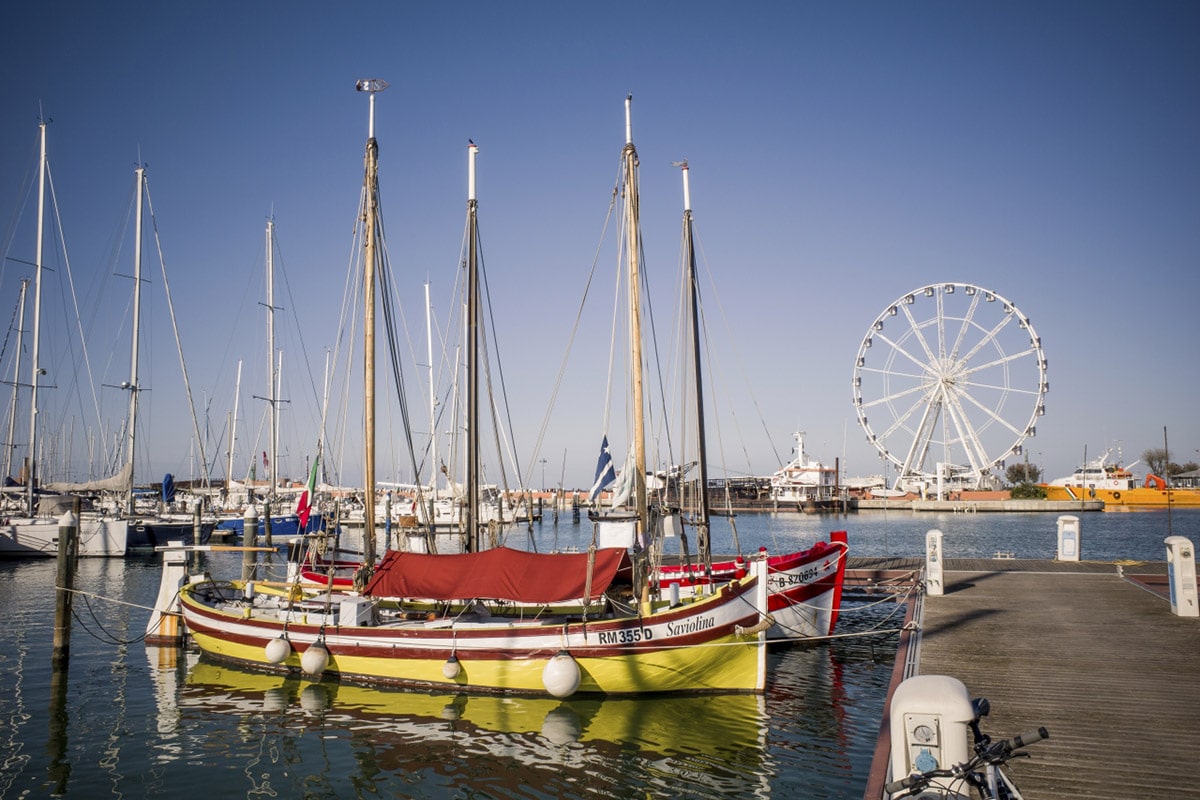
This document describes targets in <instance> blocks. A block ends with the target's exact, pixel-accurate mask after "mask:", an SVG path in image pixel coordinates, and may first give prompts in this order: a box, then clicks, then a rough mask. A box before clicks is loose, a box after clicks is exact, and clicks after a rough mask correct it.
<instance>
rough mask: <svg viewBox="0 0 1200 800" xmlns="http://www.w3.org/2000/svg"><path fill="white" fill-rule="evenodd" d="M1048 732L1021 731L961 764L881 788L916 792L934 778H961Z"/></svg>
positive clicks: (893, 792)
mask: <svg viewBox="0 0 1200 800" xmlns="http://www.w3.org/2000/svg"><path fill="white" fill-rule="evenodd" d="M1049 738H1050V732H1049V731H1048V730H1046V729H1045V728H1038V729H1036V730H1032V731H1029V732H1028V733H1022V734H1021V735H1020V736H1014V737H1013V738H1011V739H1004V740H1003V741H999V742H996V743H995V744H993V745H992V746H990V747H989V748H988V749H987V750H985V751H983V752H982V753H980V754H979V755H977V756H975V757H974V758H972V759H971V760H970V761H967V762H966V763H963V764H956V765H954V766H952V767H950V768H949V769H935V770H932V771H930V772H914V773H913V774H912V775H909V776H908V777H906V778H901V779H900V780H897V781H892V782H891V783H889V784H887V785H886V786H884V787H883V790H884V791H885V792H887V793H888V794H896V793H897V792H903V791H904V790H905V789H908V790H909V792H908V794H916V793H917V792H918V791H920V790H921V789H924V788H925V787H926V786H928V785H929V782H930V781H931V780H933V779H934V778H961V777H963V776H965V775H968V774H969V773H971V772H974V771H975V770H976V769H977V768H979V767H980V766H982V765H983V764H1003V763H1004V762H1005V761H1007V760H1008V759H1010V758H1012V757H1013V756H1014V755H1015V754H1016V751H1018V750H1021V749H1023V748H1026V747H1028V746H1029V745H1031V744H1034V743H1036V742H1040V741H1041V740H1042V739H1049Z"/></svg>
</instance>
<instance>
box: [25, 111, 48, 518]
mask: <svg viewBox="0 0 1200 800" xmlns="http://www.w3.org/2000/svg"><path fill="white" fill-rule="evenodd" d="M38 127H39V128H41V140H42V155H41V161H40V166H39V168H38V223H37V257H36V269H35V271H34V279H33V366H32V369H31V370H30V379H29V386H30V400H29V455H28V457H27V461H28V464H29V469H27V470H26V476H25V489H26V497H27V503H28V506H29V508H28V512H29V516H31V517H32V516H33V514H34V511H35V510H36V508H35V506H34V502H33V496H34V495H33V492H34V486H35V485H36V484H37V480H38V474H37V444H38V441H37V431H38V378H39V377H40V376H41V374H42V363H41V361H40V351H41V346H42V236H43V231H44V220H45V214H46V169H47V167H46V122H45V120H43V121H42V123H41V124H40V125H39V126H38Z"/></svg>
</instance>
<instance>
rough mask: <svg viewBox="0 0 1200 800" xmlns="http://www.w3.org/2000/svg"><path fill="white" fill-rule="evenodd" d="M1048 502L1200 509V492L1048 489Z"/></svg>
mask: <svg viewBox="0 0 1200 800" xmlns="http://www.w3.org/2000/svg"><path fill="white" fill-rule="evenodd" d="M1045 489H1046V499H1047V500H1053V501H1060V502H1061V501H1082V500H1103V501H1104V507H1105V508H1110V507H1130V508H1166V507H1167V506H1171V507H1172V508H1200V491H1196V490H1192V489H1156V488H1153V487H1149V488H1147V487H1143V486H1135V487H1133V488H1131V489H1089V488H1085V487H1082V486H1053V485H1050V486H1046V487H1045Z"/></svg>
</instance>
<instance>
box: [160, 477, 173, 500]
mask: <svg viewBox="0 0 1200 800" xmlns="http://www.w3.org/2000/svg"><path fill="white" fill-rule="evenodd" d="M162 499H163V502H164V503H174V502H175V476H174V475H172V474H171V473H169V472H168V473H167V474H166V475H164V476H163V482H162Z"/></svg>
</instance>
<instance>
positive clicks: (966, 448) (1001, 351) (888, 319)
mask: <svg viewBox="0 0 1200 800" xmlns="http://www.w3.org/2000/svg"><path fill="white" fill-rule="evenodd" d="M853 388H854V407H855V409H856V411H857V414H858V423H859V425H861V426H862V428H863V430H864V431H865V432H866V434H867V440H868V441H869V442H871V444H873V445H875V447H876V449H878V450H879V453H880V456H881V458H883V459H884V460H885V461H886V462H890V464H892V465H894V466H895V468H896V470H897V477H896V479H895V481H893V484H892V488H893V489H901V490H906V491H920V490H921V489H922V488H925V489H928V488H931V487H933V486H946V485H947V482H949V484H950V485H952V486H954V487H956V488H980V489H982V488H992V487H994V486H996V485H997V477H996V475H995V474H994V473H993V472H992V471H993V470H1002V469H1003V468H1004V460H1005V459H1006V458H1008V457H1009V456H1013V455H1020V454H1021V453H1022V452H1024V448H1023V443H1024V441H1025V439H1027V438H1028V437H1031V436H1034V435H1035V434H1036V433H1037V430H1036V426H1035V424H1034V423H1035V422H1036V421H1037V418H1038V417H1039V416H1041V415H1042V414H1044V413H1045V405H1044V404H1043V399H1044V397H1045V395H1046V392H1047V390H1048V389H1049V388H1050V385H1049V383H1048V382H1047V380H1046V356H1045V354H1044V353H1043V352H1042V341H1041V339H1040V338H1039V337H1038V335H1037V333H1036V332H1035V331H1034V329H1033V325H1032V324H1031V323H1030V322H1029V318H1028V317H1027V316H1025V315H1024V314H1023V313H1021V311H1020V310H1019V309H1018V308H1017V307H1016V306H1015V305H1013V303H1011V302H1010V301H1008V300H1006V299H1005V298H1003V297H1001V296H1000V295H998V294H996V293H995V292H992V291H989V290H987V289H982V288H980V287H978V286H973V285H971V284H967V283H938V284H930V285H928V286H923V287H921V288H920V289H917V290H915V291H913V292H910V293H908V294H906V295H904V296H902V297H900V298H898V299H897V300H896V301H895V302H894V303H892V304H890V305H888V306H887V307H886V308H885V309H884V310H883V312H882V313H881V314H880V315H879V316H878V317H876V318H875V321H874V322H872V323H871V327H870V328H869V329H868V330H867V333H866V336H864V337H863V340H862V343H861V344H860V345H859V348H858V357H857V359H856V360H855V362H854V384H853Z"/></svg>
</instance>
